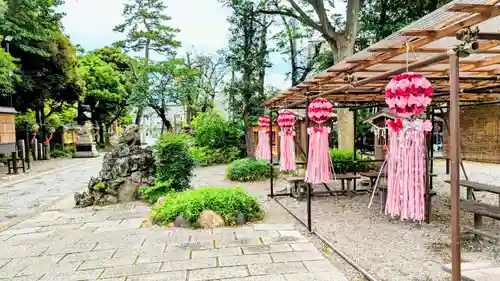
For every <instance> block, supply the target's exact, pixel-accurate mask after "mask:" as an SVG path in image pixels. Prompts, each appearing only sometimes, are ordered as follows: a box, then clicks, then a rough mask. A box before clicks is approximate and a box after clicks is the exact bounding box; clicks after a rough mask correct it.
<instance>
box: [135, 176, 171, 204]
mask: <svg viewBox="0 0 500 281" xmlns="http://www.w3.org/2000/svg"><path fill="white" fill-rule="evenodd" d="M171 191H172V180H169V181H167V182H157V183H156V184H155V185H154V186H142V187H140V188H139V197H141V198H142V199H144V200H146V201H147V202H148V203H150V204H153V203H156V201H158V198H160V197H162V196H164V195H166V194H168V193H169V192H171Z"/></svg>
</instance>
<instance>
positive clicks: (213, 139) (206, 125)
mask: <svg viewBox="0 0 500 281" xmlns="http://www.w3.org/2000/svg"><path fill="white" fill-rule="evenodd" d="M191 124H192V125H193V128H194V129H195V141H196V145H197V146H199V147H208V148H210V149H214V150H215V149H224V148H228V147H241V146H242V140H243V137H244V132H243V131H242V130H241V129H240V127H239V126H235V125H234V124H232V123H230V122H228V121H227V120H225V119H224V117H222V116H221V115H220V114H217V113H216V112H206V113H201V114H199V115H198V116H196V118H195V119H194V120H193V122H192V123H191Z"/></svg>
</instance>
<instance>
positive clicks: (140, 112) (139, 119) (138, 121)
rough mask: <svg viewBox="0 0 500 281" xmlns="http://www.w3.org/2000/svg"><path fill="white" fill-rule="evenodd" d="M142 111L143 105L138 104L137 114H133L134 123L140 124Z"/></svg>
mask: <svg viewBox="0 0 500 281" xmlns="http://www.w3.org/2000/svg"><path fill="white" fill-rule="evenodd" d="M143 113H144V107H143V106H139V107H138V108H137V114H136V115H135V124H136V125H141V122H142V114H143Z"/></svg>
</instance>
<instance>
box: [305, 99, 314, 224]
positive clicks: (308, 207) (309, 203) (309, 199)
mask: <svg viewBox="0 0 500 281" xmlns="http://www.w3.org/2000/svg"><path fill="white" fill-rule="evenodd" d="M310 102H311V100H310V99H309V97H307V100H306V116H305V119H306V146H307V147H306V161H305V162H306V165H305V166H306V173H307V168H308V167H307V166H308V163H307V161H308V159H309V141H310V140H309V134H308V133H307V129H308V128H309V115H308V114H307V108H308V107H309V103H310ZM306 186H307V207H306V209H307V230H309V232H311V231H312V221H311V188H312V186H311V184H310V183H306Z"/></svg>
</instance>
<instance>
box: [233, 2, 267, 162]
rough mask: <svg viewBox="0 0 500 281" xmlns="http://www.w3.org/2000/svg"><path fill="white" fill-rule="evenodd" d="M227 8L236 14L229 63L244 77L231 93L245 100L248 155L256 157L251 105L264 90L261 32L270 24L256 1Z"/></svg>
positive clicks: (235, 4)
mask: <svg viewBox="0 0 500 281" xmlns="http://www.w3.org/2000/svg"><path fill="white" fill-rule="evenodd" d="M226 5H228V6H229V7H230V8H231V10H232V15H231V16H230V17H229V19H228V21H229V23H230V25H231V27H230V39H229V60H230V62H231V63H232V65H233V66H234V70H235V71H237V72H239V74H240V75H241V77H240V78H239V79H238V80H237V81H235V82H234V83H232V86H231V87H230V89H229V92H230V93H231V95H233V96H239V97H241V100H242V110H243V122H244V126H245V144H246V150H247V155H248V156H249V157H253V156H254V155H255V149H254V145H253V142H252V130H251V122H250V109H251V108H250V102H251V100H252V97H253V96H255V93H260V92H261V91H262V90H261V87H260V85H259V83H258V81H259V80H258V79H259V77H260V76H259V75H260V74H262V72H261V71H262V67H265V66H264V65H262V64H263V59H262V55H263V51H262V49H261V44H262V39H261V34H262V33H261V32H263V31H267V28H265V30H263V27H265V26H266V23H265V22H263V21H261V19H262V17H261V15H259V13H258V12H257V6H256V4H255V3H254V2H253V1H251V0H241V1H229V3H227V2H226Z"/></svg>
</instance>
